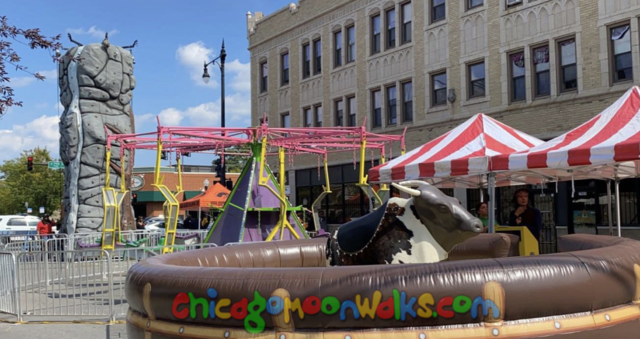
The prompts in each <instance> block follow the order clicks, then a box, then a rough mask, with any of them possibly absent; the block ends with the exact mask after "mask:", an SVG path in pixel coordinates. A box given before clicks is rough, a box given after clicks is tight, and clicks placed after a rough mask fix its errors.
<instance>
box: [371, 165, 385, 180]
mask: <svg viewBox="0 0 640 339" xmlns="http://www.w3.org/2000/svg"><path fill="white" fill-rule="evenodd" d="M382 166H383V165H378V166H376V167H374V168H372V169H370V170H369V181H378V179H380V167H382Z"/></svg>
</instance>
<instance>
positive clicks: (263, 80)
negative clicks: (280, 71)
mask: <svg viewBox="0 0 640 339" xmlns="http://www.w3.org/2000/svg"><path fill="white" fill-rule="evenodd" d="M268 74H269V69H268V68H267V62H266V61H265V62H263V63H261V64H260V92H262V93H264V92H266V91H267V84H268V82H267V76H268Z"/></svg>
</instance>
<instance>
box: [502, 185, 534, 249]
mask: <svg viewBox="0 0 640 339" xmlns="http://www.w3.org/2000/svg"><path fill="white" fill-rule="evenodd" d="M529 196H530V195H529V190H527V189H525V188H522V189H519V190H517V191H516V192H515V194H514V195H513V200H512V203H513V208H514V211H512V212H511V213H510V214H509V226H526V227H527V228H528V229H529V231H530V232H531V234H533V236H534V237H535V238H536V240H537V241H538V242H539V241H540V233H541V232H542V214H541V213H540V211H539V210H538V209H536V208H534V207H533V206H531V204H530V200H529Z"/></svg>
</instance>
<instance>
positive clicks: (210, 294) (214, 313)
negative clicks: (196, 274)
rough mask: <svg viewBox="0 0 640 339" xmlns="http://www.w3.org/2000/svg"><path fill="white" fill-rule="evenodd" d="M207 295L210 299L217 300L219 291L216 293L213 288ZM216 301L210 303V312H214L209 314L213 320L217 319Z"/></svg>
mask: <svg viewBox="0 0 640 339" xmlns="http://www.w3.org/2000/svg"><path fill="white" fill-rule="evenodd" d="M207 295H208V296H209V298H211V299H215V298H216V297H217V296H218V291H216V290H215V289H213V288H210V289H208V290H207ZM215 309H216V301H215V300H211V301H210V302H209V310H214V311H213V312H209V317H211V319H215V318H216V312H215Z"/></svg>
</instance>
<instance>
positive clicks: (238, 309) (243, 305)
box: [231, 298, 249, 320]
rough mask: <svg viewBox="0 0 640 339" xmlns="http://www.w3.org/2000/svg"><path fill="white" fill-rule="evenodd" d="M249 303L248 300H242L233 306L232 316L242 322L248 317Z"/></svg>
mask: <svg viewBox="0 0 640 339" xmlns="http://www.w3.org/2000/svg"><path fill="white" fill-rule="evenodd" d="M248 303H249V301H248V300H247V298H242V300H240V301H239V302H237V303H235V304H233V306H231V316H232V317H233V319H238V320H242V319H244V317H246V316H247V304H248Z"/></svg>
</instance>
